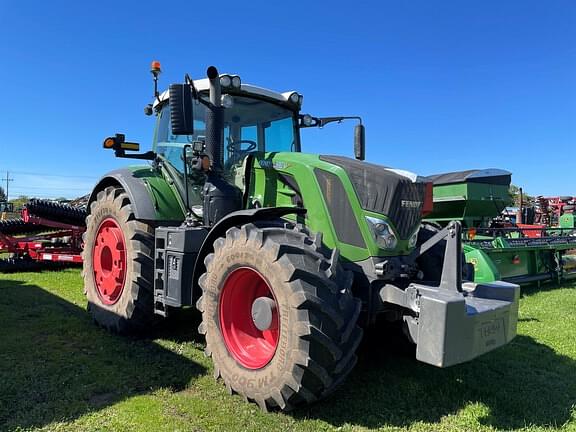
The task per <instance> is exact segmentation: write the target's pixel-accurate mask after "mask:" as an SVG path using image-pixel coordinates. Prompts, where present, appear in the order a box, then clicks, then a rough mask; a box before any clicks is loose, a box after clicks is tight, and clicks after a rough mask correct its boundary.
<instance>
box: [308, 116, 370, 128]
mask: <svg viewBox="0 0 576 432" xmlns="http://www.w3.org/2000/svg"><path fill="white" fill-rule="evenodd" d="M342 120H358V121H359V122H360V124H362V117H359V116H340V117H320V118H319V119H318V126H319V127H324V126H326V125H327V124H328V123H333V122H338V123H340V122H342Z"/></svg>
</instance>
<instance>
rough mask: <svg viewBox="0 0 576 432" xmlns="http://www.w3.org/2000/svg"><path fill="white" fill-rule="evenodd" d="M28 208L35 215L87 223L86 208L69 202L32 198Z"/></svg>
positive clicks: (79, 224) (65, 221)
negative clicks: (73, 205) (74, 205)
mask: <svg viewBox="0 0 576 432" xmlns="http://www.w3.org/2000/svg"><path fill="white" fill-rule="evenodd" d="M26 208H27V209H28V212H29V213H30V214H32V215H34V216H38V217H43V218H46V219H51V220H55V221H58V222H63V223H68V224H71V225H78V226H84V224H85V223H86V221H85V220H86V210H84V209H81V208H76V207H72V206H70V205H67V204H59V203H55V202H52V201H48V200H41V199H31V200H30V201H28V203H27V204H26Z"/></svg>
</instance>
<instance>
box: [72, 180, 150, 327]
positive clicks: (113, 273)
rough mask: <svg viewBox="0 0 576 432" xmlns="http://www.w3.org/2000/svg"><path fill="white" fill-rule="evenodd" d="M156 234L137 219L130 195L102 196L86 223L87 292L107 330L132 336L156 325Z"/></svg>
mask: <svg viewBox="0 0 576 432" xmlns="http://www.w3.org/2000/svg"><path fill="white" fill-rule="evenodd" d="M153 247H154V229H153V228H152V227H151V226H150V225H148V224H146V223H143V222H140V221H137V220H136V219H135V218H134V212H133V210H132V205H131V203H130V199H129V197H128V194H127V193H126V192H125V191H124V190H123V189H122V188H119V187H114V186H110V187H107V188H106V189H104V190H102V191H100V192H98V195H97V197H96V200H95V201H94V202H93V203H92V204H91V206H90V214H89V215H88V217H87V218H86V233H85V234H84V250H83V252H82V257H83V261H84V271H83V277H84V291H85V294H86V297H87V299H88V310H89V311H90V313H91V314H92V316H93V318H94V320H95V321H96V322H97V323H98V324H99V325H101V326H102V327H105V328H106V329H108V330H111V331H114V332H118V333H133V332H137V331H142V330H145V329H147V328H148V327H149V326H150V325H151V324H152V323H153V321H154V312H153V286H152V283H153V269H154V263H153V260H152V254H153Z"/></svg>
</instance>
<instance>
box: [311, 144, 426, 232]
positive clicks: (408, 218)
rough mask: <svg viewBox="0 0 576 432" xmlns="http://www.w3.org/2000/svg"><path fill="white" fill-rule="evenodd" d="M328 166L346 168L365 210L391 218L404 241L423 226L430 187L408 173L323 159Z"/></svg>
mask: <svg viewBox="0 0 576 432" xmlns="http://www.w3.org/2000/svg"><path fill="white" fill-rule="evenodd" d="M320 159H321V160H322V161H324V162H328V163H331V164H333V165H337V166H339V167H340V168H342V169H343V170H344V171H345V172H346V174H347V175H348V178H349V179H350V182H351V183H352V185H353V187H354V190H355V192H356V195H357V197H358V201H359V202H360V205H361V207H362V208H363V209H364V210H367V211H370V212H374V213H379V214H382V215H385V216H387V217H388V218H389V219H390V221H391V222H392V223H393V224H394V226H395V228H396V230H397V232H398V234H399V235H400V237H401V238H403V239H407V238H408V237H409V236H410V235H411V234H412V233H413V232H414V230H415V229H416V228H417V227H418V226H419V225H420V220H421V218H422V206H423V203H424V196H425V192H426V184H425V183H424V182H423V181H421V179H420V177H418V176H416V175H415V174H412V173H410V172H408V171H402V170H395V169H392V168H387V167H384V166H381V165H376V164H372V163H368V162H363V161H359V160H356V159H350V158H346V157H342V156H325V155H321V156H320Z"/></svg>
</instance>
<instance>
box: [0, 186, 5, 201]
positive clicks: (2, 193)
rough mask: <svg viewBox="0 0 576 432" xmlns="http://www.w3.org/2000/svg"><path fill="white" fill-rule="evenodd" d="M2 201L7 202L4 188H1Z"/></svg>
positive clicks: (0, 196) (0, 198)
mask: <svg viewBox="0 0 576 432" xmlns="http://www.w3.org/2000/svg"><path fill="white" fill-rule="evenodd" d="M0 201H6V192H4V188H3V187H2V186H0Z"/></svg>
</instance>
